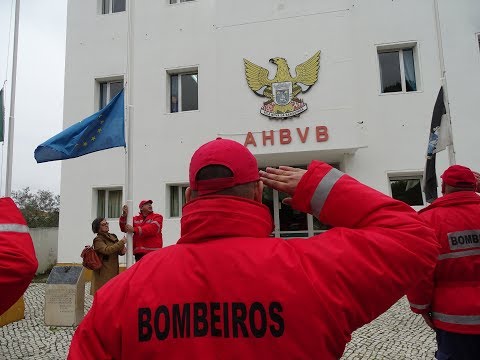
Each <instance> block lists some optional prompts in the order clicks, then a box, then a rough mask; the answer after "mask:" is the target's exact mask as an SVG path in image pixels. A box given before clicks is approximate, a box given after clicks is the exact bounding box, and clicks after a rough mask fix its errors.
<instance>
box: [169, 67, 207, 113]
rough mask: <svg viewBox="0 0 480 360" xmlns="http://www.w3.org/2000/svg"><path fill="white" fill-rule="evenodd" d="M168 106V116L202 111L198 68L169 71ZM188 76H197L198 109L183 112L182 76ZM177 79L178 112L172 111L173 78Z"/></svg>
mask: <svg viewBox="0 0 480 360" xmlns="http://www.w3.org/2000/svg"><path fill="white" fill-rule="evenodd" d="M166 72H167V104H166V113H167V114H177V113H185V112H192V111H199V110H200V96H199V95H200V91H199V69H198V67H197V66H194V67H188V68H181V69H171V70H167V71H166ZM186 75H197V108H196V109H192V110H182V107H183V99H182V95H181V94H182V80H181V79H182V76H186ZM173 76H178V77H177V94H178V96H177V107H178V110H177V111H172V77H173Z"/></svg>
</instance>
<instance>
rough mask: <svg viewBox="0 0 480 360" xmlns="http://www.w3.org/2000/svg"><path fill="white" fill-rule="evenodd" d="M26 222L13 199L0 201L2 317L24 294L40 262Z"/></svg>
mask: <svg viewBox="0 0 480 360" xmlns="http://www.w3.org/2000/svg"><path fill="white" fill-rule="evenodd" d="M28 231H29V230H28V227H27V223H26V222H25V219H24V218H23V216H22V214H21V213H20V211H19V210H18V208H17V206H16V205H15V203H14V202H13V200H12V199H10V198H0V294H2V295H1V296H0V315H1V314H3V313H4V312H5V311H7V310H8V309H9V308H10V306H12V305H13V304H14V303H15V302H16V301H17V300H18V299H19V298H20V297H21V296H22V294H23V293H24V292H25V290H26V289H27V287H28V285H29V284H30V282H31V281H32V279H33V277H34V276H35V272H36V271H37V267H38V262H37V258H36V256H35V249H34V248H33V243H32V238H31V237H30V234H29V232H28Z"/></svg>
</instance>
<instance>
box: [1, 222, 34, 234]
mask: <svg viewBox="0 0 480 360" xmlns="http://www.w3.org/2000/svg"><path fill="white" fill-rule="evenodd" d="M0 232H17V233H28V226H27V225H20V224H0Z"/></svg>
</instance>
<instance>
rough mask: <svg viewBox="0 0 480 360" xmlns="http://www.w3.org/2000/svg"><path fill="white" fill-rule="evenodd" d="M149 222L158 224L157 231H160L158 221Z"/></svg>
mask: <svg viewBox="0 0 480 360" xmlns="http://www.w3.org/2000/svg"><path fill="white" fill-rule="evenodd" d="M151 223H152V224H155V225H157V226H158V231H157V232H160V224H159V223H158V221H152V222H151Z"/></svg>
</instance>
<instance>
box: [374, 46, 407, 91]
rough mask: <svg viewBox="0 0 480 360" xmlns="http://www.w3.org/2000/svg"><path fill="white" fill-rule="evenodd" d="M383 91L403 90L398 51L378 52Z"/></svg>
mask: <svg viewBox="0 0 480 360" xmlns="http://www.w3.org/2000/svg"><path fill="white" fill-rule="evenodd" d="M378 60H379V62H380V79H381V82H382V93H389V92H398V91H402V78H401V76H400V58H399V57H398V51H394V52H385V53H379V54H378Z"/></svg>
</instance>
